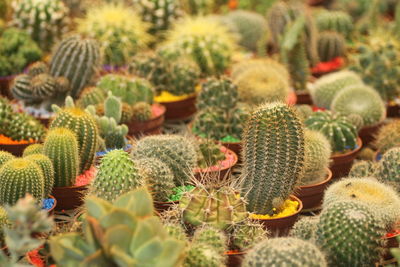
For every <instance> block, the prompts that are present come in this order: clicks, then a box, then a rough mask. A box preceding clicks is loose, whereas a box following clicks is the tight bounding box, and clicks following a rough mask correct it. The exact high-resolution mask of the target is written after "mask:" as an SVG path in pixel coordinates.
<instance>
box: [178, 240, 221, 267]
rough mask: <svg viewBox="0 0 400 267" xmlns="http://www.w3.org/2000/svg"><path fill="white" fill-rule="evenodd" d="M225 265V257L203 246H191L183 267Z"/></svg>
mask: <svg viewBox="0 0 400 267" xmlns="http://www.w3.org/2000/svg"><path fill="white" fill-rule="evenodd" d="M224 265H225V257H224V256H223V255H222V254H220V253H218V252H217V251H215V249H214V248H213V247H211V246H208V245H205V244H191V246H190V247H189V248H188V250H187V253H186V257H185V261H184V263H183V266H184V267H192V266H196V267H211V266H212V267H214V266H215V267H217V266H224Z"/></svg>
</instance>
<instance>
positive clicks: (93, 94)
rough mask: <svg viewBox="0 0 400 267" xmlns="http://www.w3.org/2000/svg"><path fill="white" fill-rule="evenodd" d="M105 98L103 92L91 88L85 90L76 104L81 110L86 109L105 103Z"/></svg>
mask: <svg viewBox="0 0 400 267" xmlns="http://www.w3.org/2000/svg"><path fill="white" fill-rule="evenodd" d="M105 98H106V95H105V94H104V92H103V90H101V89H100V88H97V87H92V86H90V87H86V88H85V89H83V91H82V93H81V94H80V96H79V99H78V101H77V102H76V104H77V106H78V107H80V108H86V107H88V106H89V105H98V104H100V103H103V101H104V100H105Z"/></svg>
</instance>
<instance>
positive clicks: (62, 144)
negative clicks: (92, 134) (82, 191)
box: [43, 128, 79, 187]
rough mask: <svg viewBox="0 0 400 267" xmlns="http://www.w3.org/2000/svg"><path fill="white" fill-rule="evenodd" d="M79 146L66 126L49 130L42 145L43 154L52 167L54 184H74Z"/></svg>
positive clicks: (77, 169) (62, 185)
mask: <svg viewBox="0 0 400 267" xmlns="http://www.w3.org/2000/svg"><path fill="white" fill-rule="evenodd" d="M78 151H79V147H78V141H77V138H76V135H75V133H74V132H72V131H71V130H69V129H66V128H54V129H51V130H49V132H48V134H47V136H46V139H45V141H44V146H43V154H44V155H46V156H47V157H49V159H50V160H51V162H52V163H53V167H54V186H57V187H64V186H72V185H74V184H75V179H76V176H77V175H78V174H79V154H78Z"/></svg>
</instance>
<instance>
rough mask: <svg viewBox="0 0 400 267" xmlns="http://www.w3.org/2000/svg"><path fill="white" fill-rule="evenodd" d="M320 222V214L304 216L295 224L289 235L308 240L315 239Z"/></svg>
mask: <svg viewBox="0 0 400 267" xmlns="http://www.w3.org/2000/svg"><path fill="white" fill-rule="evenodd" d="M318 223H319V216H304V217H302V218H300V219H299V220H298V221H297V222H296V223H295V224H294V225H293V228H292V229H291V230H290V233H289V235H290V236H291V237H295V238H299V239H302V240H306V241H314V239H315V232H316V231H317V226H318Z"/></svg>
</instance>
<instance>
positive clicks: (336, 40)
mask: <svg viewBox="0 0 400 267" xmlns="http://www.w3.org/2000/svg"><path fill="white" fill-rule="evenodd" d="M317 47H318V56H319V58H320V60H321V61H322V62H328V61H331V60H333V59H335V58H337V57H343V56H344V55H345V54H346V41H345V39H344V37H343V35H341V34H340V33H337V32H334V31H324V32H321V33H320V34H319V35H318V43H317Z"/></svg>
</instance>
